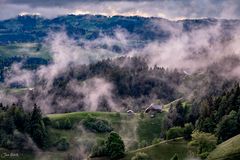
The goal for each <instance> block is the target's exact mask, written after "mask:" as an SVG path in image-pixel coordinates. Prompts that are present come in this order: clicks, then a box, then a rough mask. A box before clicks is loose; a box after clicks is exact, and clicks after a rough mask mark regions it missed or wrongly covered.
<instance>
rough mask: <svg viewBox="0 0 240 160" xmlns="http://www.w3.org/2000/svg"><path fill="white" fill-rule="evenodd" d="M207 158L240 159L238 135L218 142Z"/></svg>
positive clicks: (217, 159)
mask: <svg viewBox="0 0 240 160" xmlns="http://www.w3.org/2000/svg"><path fill="white" fill-rule="evenodd" d="M207 159H208V160H237V159H240V135H237V136H235V137H233V138H230V139H229V140H227V141H225V142H223V143H221V144H219V145H218V146H217V148H216V149H215V150H213V151H212V152H211V153H210V155H209V156H208V158H207Z"/></svg>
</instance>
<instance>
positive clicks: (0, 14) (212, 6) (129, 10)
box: [0, 0, 240, 20]
mask: <svg viewBox="0 0 240 160" xmlns="http://www.w3.org/2000/svg"><path fill="white" fill-rule="evenodd" d="M19 14H21V15H23V14H40V15H42V16H44V17H47V18H53V17H56V16H59V15H66V14H101V15H107V16H113V15H125V16H131V15H139V16H145V17H149V16H154V17H162V18H167V19H172V20H177V19H184V18H206V17H211V18H224V19H240V0H0V19H8V18H11V17H15V16H17V15H19Z"/></svg>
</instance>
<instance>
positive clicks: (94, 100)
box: [0, 7, 240, 160]
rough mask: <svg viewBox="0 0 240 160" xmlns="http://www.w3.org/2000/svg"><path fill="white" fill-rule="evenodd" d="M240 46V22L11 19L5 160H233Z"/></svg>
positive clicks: (2, 97)
mask: <svg viewBox="0 0 240 160" xmlns="http://www.w3.org/2000/svg"><path fill="white" fill-rule="evenodd" d="M33 8H34V7H33ZM239 35H240V20H239V19H220V18H219V19H218V18H194V19H191V18H190V19H187V18H185V19H184V20H168V19H164V18H157V17H156V18H154V17H148V18H147V17H141V16H102V15H90V14H89V15H78V16H76V15H63V16H57V17H55V18H51V19H48V18H45V17H41V16H37V15H23V16H17V17H15V18H11V19H6V20H1V21H0V155H1V154H3V155H5V158H6V159H7V158H9V157H10V158H12V157H14V158H16V157H17V159H18V158H19V159H24V160H25V159H37V160H38V159H47V160H48V159H51V160H52V159H56V160H75V159H76V160H78V159H91V160H99V159H100V160H106V159H107V160H108V159H111V160H115V159H126V160H139V159H141V160H142V159H143V160H155V159H156V160H158V159H163V160H168V159H169V160H170V159H171V160H177V159H207V158H209V157H212V156H213V157H216V154H217V153H218V152H219V151H221V150H227V151H229V154H228V153H226V154H223V155H224V156H223V159H228V158H229V157H228V155H230V153H232V152H233V151H232V149H231V148H229V145H225V144H229V142H231V143H232V140H231V139H232V137H235V136H236V135H239V134H240V125H239V124H240V85H239V80H240V47H239V43H240V36H239ZM233 139H234V140H235V139H236V141H239V139H237V138H233ZM234 144H235V143H234ZM236 144H238V143H236ZM225 146H226V147H227V149H226V148H224V147H225ZM215 148H216V149H215ZM239 153H240V151H238V150H237V151H236V150H234V156H235V154H236V158H239ZM11 156H12V157H11ZM234 158H235V157H234ZM0 159H1V157H0Z"/></svg>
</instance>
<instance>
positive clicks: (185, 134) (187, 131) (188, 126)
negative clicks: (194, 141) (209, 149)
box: [183, 123, 193, 140]
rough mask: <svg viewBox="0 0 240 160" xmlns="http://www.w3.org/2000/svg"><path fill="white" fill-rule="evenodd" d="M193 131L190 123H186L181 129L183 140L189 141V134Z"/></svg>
mask: <svg viewBox="0 0 240 160" xmlns="http://www.w3.org/2000/svg"><path fill="white" fill-rule="evenodd" d="M192 131H193V125H192V124H191V123H186V124H185V125H184V129H183V137H184V139H185V140H189V139H191V138H192V137H191V134H192Z"/></svg>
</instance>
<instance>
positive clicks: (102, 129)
mask: <svg viewBox="0 0 240 160" xmlns="http://www.w3.org/2000/svg"><path fill="white" fill-rule="evenodd" d="M83 126H84V127H85V128H86V129H88V130H90V131H92V132H94V133H106V132H111V131H112V130H113V129H112V127H111V126H110V124H109V123H108V121H106V120H101V119H96V118H93V117H90V116H88V117H87V118H86V119H84V120H83Z"/></svg>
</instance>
